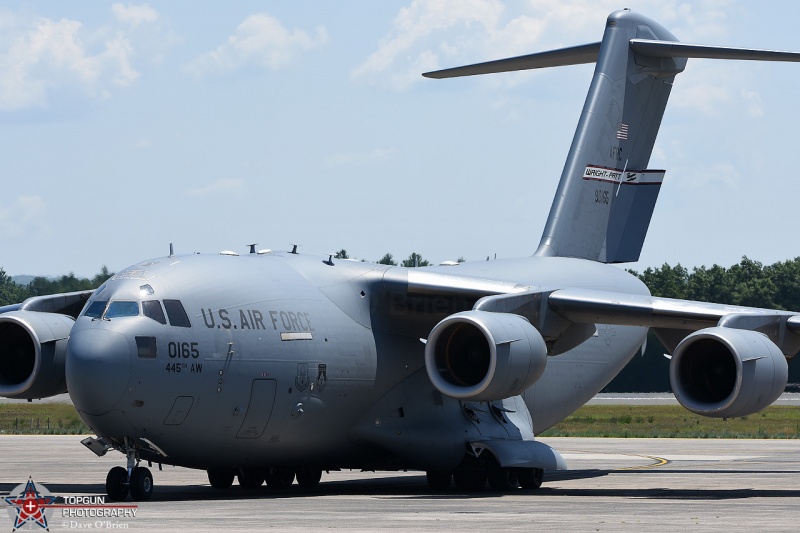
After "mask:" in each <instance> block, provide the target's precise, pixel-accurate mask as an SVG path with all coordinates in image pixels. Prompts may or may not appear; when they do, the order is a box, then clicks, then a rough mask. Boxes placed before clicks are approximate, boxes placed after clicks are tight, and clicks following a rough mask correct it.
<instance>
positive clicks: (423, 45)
mask: <svg viewBox="0 0 800 533" xmlns="http://www.w3.org/2000/svg"><path fill="white" fill-rule="evenodd" d="M632 3H633V4H638V3H637V2H635V1H633V2H632ZM730 3H731V2H729V1H728V0H706V1H703V2H699V3H696V5H695V4H691V3H688V2H678V1H671V2H669V3H668V4H667V5H666V6H656V7H654V6H652V5H650V4H648V3H645V2H641V5H642V10H643V12H644V13H646V14H648V15H650V16H652V17H654V18H655V19H656V20H659V21H661V22H662V23H664V24H667V25H669V22H670V21H675V20H676V19H677V18H678V16H677V15H676V13H680V19H679V22H680V23H681V24H682V25H683V29H684V31H685V32H686V33H687V34H688V35H704V36H706V37H707V36H708V35H713V36H716V35H721V34H724V33H725V30H726V26H725V22H726V21H727V15H726V10H727V9H728V7H729V4H730ZM633 7H634V9H636V8H637V6H636V5H634V6H633ZM616 9H619V2H618V1H616V0H599V1H598V0H529V1H528V2H526V3H514V4H512V3H509V5H508V6H506V5H504V3H502V2H500V1H499V0H413V1H412V2H411V4H410V5H409V6H408V7H405V8H402V9H401V10H400V12H399V13H398V14H397V16H396V17H395V19H394V21H393V23H392V28H391V30H390V31H389V33H388V35H387V36H386V37H384V38H383V39H382V40H381V41H380V42H379V44H378V47H377V49H376V50H375V51H374V52H373V53H372V54H370V55H369V57H368V58H367V59H366V60H365V61H364V62H363V63H362V64H361V65H359V66H358V67H356V68H355V69H354V70H353V73H352V75H353V78H355V79H360V80H367V81H369V82H370V83H373V84H379V85H387V86H389V87H391V88H394V89H400V90H402V89H406V88H408V87H409V86H411V85H412V84H413V83H417V82H420V81H422V78H421V76H420V74H421V73H422V72H424V71H425V70H435V69H438V68H446V67H450V66H459V65H462V64H470V63H477V62H480V61H488V60H492V59H501V58H504V57H512V56H515V55H521V54H528V53H533V52H536V51H539V50H545V49H551V48H557V47H562V46H572V45H577V44H584V43H588V42H593V41H596V40H599V39H600V38H601V36H602V32H603V26H602V24H603V21H604V20H605V18H606V17H607V16H608V14H609V13H611V12H612V11H614V10H616ZM654 9H655V10H657V11H658V12H654ZM701 40H702V39H701ZM529 78H530V76H528V75H522V76H520V75H506V76H504V77H502V78H495V79H494V80H493V81H492V82H491V83H493V84H495V85H496V84H504V85H515V84H518V83H520V82H521V81H525V80H527V79H529ZM499 80H501V81H499Z"/></svg>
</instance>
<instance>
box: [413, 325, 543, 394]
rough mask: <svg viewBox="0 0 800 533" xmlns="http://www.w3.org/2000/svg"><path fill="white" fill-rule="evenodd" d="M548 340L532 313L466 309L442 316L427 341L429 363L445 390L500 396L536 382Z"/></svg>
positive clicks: (430, 372)
mask: <svg viewBox="0 0 800 533" xmlns="http://www.w3.org/2000/svg"><path fill="white" fill-rule="evenodd" d="M546 363H547V346H546V345H545V343H544V339H542V335H541V334H540V333H539V331H538V330H537V329H536V328H535V327H533V326H532V325H531V323H530V322H528V321H527V320H526V319H524V318H523V317H521V316H519V315H514V314H511V313H491V312H487V311H464V312H462V313H456V314H454V315H450V316H449V317H447V318H445V319H444V320H442V321H441V322H439V323H438V324H437V325H436V327H434V328H433V330H432V331H431V334H430V336H429V337H428V342H427V344H426V345H425V368H426V370H427V371H428V377H429V378H430V380H431V382H432V383H433V386H434V387H436V388H437V389H438V390H439V391H440V392H441V393H442V394H446V395H447V396H451V397H453V398H458V399H461V400H473V401H482V402H483V401H494V400H501V399H503V398H508V397H510V396H516V395H517V394H520V393H522V391H524V390H525V389H527V388H528V387H530V386H531V385H533V384H534V383H536V380H537V379H539V377H540V376H541V375H542V373H543V372H544V367H545V364H546Z"/></svg>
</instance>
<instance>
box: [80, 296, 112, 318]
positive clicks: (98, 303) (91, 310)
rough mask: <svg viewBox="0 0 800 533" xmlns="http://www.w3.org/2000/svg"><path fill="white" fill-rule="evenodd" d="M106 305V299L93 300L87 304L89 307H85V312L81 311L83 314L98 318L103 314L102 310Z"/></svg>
mask: <svg viewBox="0 0 800 533" xmlns="http://www.w3.org/2000/svg"><path fill="white" fill-rule="evenodd" d="M106 305H108V300H95V301H93V302H92V303H90V304H89V307H87V308H86V312H85V313H83V316H88V317H91V318H100V317H101V316H103V311H105V309H106Z"/></svg>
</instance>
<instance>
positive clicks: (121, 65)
mask: <svg viewBox="0 0 800 533" xmlns="http://www.w3.org/2000/svg"><path fill="white" fill-rule="evenodd" d="M0 17H6V20H4V21H3V22H4V24H3V26H4V29H5V30H6V31H5V36H4V38H3V39H2V41H0V110H4V111H14V110H20V109H26V108H31V107H46V106H47V105H48V101H49V95H50V94H51V93H52V92H54V91H58V90H63V89H69V88H78V89H79V90H80V91H81V92H84V93H85V94H87V95H89V96H101V97H105V96H108V94H109V91H108V89H107V87H106V86H107V85H108V84H112V85H116V86H121V87H124V86H127V85H130V84H131V83H133V82H134V81H135V80H136V79H137V78H138V77H139V73H138V72H137V71H136V69H135V68H134V67H133V65H132V63H131V57H132V56H133V53H134V52H133V47H132V46H131V44H130V42H129V41H128V39H127V38H126V37H125V36H124V35H123V34H121V33H117V34H114V35H113V36H112V37H110V38H108V39H106V40H105V41H103V42H101V43H100V44H99V46H97V47H95V48H98V49H97V50H90V49H89V47H88V46H87V44H86V39H85V33H86V31H85V30H84V29H83V26H82V24H81V23H80V22H79V21H77V20H69V19H61V20H58V21H55V20H50V19H47V18H37V19H33V20H28V21H23V20H20V19H18V18H15V17H13V16H12V15H10V14H8V13H0Z"/></svg>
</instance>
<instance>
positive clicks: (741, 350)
mask: <svg viewBox="0 0 800 533" xmlns="http://www.w3.org/2000/svg"><path fill="white" fill-rule="evenodd" d="M788 378H789V368H788V365H787V363H786V358H785V357H784V355H783V353H781V350H780V348H778V347H777V346H776V345H775V343H773V342H772V341H771V340H769V338H767V336H766V335H763V334H762V333H758V332H756V331H749V330H742V329H731V328H722V327H714V328H707V329H701V330H700V331H696V332H694V333H692V334H691V335H689V336H688V337H686V338H685V339H683V340H682V341H681V342H680V344H678V346H677V347H676V348H675V351H674V353H673V354H672V361H671V362H670V366H669V379H670V383H671V384H672V392H674V393H675V398H677V400H678V402H680V404H681V405H683V406H684V407H685V408H686V409H688V410H689V411H692V412H693V413H697V414H699V415H704V416H711V417H718V418H733V417H738V416H747V415H750V414H753V413H757V412H758V411H760V410H761V409H763V408H764V407H767V406H768V405H770V404H771V403H772V402H774V401H775V400H777V399H778V397H779V396H780V395H781V393H782V392H783V390H784V389H785V388H786V382H787V381H788Z"/></svg>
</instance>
